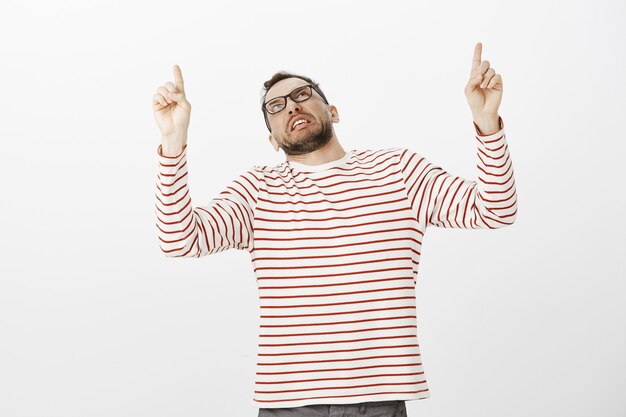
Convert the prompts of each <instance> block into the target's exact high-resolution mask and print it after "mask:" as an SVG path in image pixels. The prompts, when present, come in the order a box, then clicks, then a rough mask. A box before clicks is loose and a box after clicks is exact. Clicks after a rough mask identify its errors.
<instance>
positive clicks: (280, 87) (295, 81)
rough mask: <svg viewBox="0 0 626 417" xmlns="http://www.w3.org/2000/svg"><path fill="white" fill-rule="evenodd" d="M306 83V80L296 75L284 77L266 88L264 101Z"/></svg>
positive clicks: (282, 94) (289, 91) (287, 92)
mask: <svg viewBox="0 0 626 417" xmlns="http://www.w3.org/2000/svg"><path fill="white" fill-rule="evenodd" d="M307 84H308V82H306V81H305V80H303V79H302V78H297V77H291V78H285V79H283V80H280V81H278V82H277V83H276V84H274V85H273V86H272V87H271V88H270V89H269V90H268V92H267V95H266V96H265V97H266V98H265V101H269V100H271V99H273V98H274V97H280V96H284V95H285V94H289V93H291V91H292V90H293V89H294V88H297V87H300V86H302V85H307Z"/></svg>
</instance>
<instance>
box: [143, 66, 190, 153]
mask: <svg viewBox="0 0 626 417" xmlns="http://www.w3.org/2000/svg"><path fill="white" fill-rule="evenodd" d="M152 108H153V110H154V118H155V119H156V122H157V125H158V126H159V129H160V130H161V154H162V155H164V156H177V155H179V154H180V153H181V152H182V150H183V148H184V146H185V145H186V144H187V130H188V129H189V120H190V117H191V104H190V103H189V102H188V101H187V98H186V97H185V86H184V84H183V74H182V72H181V71H180V67H179V66H178V65H174V83H171V82H169V81H168V82H166V83H165V84H163V85H162V86H159V87H158V88H157V92H156V94H155V95H154V96H152Z"/></svg>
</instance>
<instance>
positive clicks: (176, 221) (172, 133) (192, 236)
mask: <svg viewBox="0 0 626 417" xmlns="http://www.w3.org/2000/svg"><path fill="white" fill-rule="evenodd" d="M173 70H174V82H173V83H172V82H166V83H165V84H163V85H162V86H159V87H157V91H156V93H155V94H154V96H153V97H152V108H153V110H154V117H155V120H156V122H157V125H158V127H159V129H160V131H161V144H160V145H159V147H158V148H157V155H158V160H159V167H158V174H157V182H156V188H157V190H156V203H155V204H156V208H155V213H156V220H157V222H156V226H157V233H158V237H159V246H160V247H161V250H162V252H163V253H164V254H165V256H168V257H183V258H190V257H196V258H197V257H200V256H204V255H209V254H212V253H216V252H221V251H223V250H226V249H229V248H235V249H248V250H251V249H252V245H253V238H252V236H253V229H252V225H253V219H254V208H255V206H256V198H257V194H258V190H259V187H258V184H259V179H260V177H261V175H262V172H257V171H256V169H255V168H251V169H249V170H248V171H246V172H245V173H243V174H241V175H240V176H238V177H237V178H235V179H233V180H232V181H231V182H230V183H229V184H228V185H227V186H226V187H225V189H224V190H223V191H222V192H221V193H220V194H219V195H218V196H216V197H215V198H213V199H212V200H211V201H210V202H209V203H208V204H206V205H204V206H197V207H194V206H193V205H192V203H191V196H190V193H189V186H188V184H187V179H188V167H187V130H188V128H189V121H190V117H191V104H190V103H189V101H187V97H186V94H185V87H184V82H183V75H182V72H181V70H180V68H179V67H178V65H174V67H173Z"/></svg>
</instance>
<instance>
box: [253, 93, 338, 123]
mask: <svg viewBox="0 0 626 417" xmlns="http://www.w3.org/2000/svg"><path fill="white" fill-rule="evenodd" d="M302 87H311V89H312V90H315V91H316V92H317V94H319V96H320V97H321V98H322V100H324V102H325V103H326V104H329V103H328V100H326V96H325V95H324V93H322V90H320V89H319V88H318V87H317V86H316V85H315V84H310V83H309V84H305V85H300V86H298V87H296V88H294V89H293V90H291V92H290V93H289V94H285V95H284V96H276V97H273V98H272V99H270V100H267V101H266V102H264V103H263V104H261V111H262V112H263V118H264V119H265V125H266V126H267V130H269V131H270V132H271V131H272V129H271V128H270V122H269V120H268V119H267V115H268V114H278V113H280V112H281V111H283V110H285V108H286V107H287V97H289V98H291V100H293V102H294V103H302V102H304V101H307V100H309V99H310V98H311V97H313V94H311V97H309V98H307V99H305V100H302V101H295V100H294V99H293V97H291V94H293V92H294V91H296V90H298V89H300V88H302ZM277 98H283V99H285V107H283V108H282V109H280V110H279V111H277V112H276V113H269V112H268V111H267V109H266V108H265V105H266V104H267V103H269V102H270V101H272V100H276V99H277Z"/></svg>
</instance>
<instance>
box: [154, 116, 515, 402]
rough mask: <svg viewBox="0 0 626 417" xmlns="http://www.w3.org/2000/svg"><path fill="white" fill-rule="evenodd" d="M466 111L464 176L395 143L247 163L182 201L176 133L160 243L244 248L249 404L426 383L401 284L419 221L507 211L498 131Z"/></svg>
mask: <svg viewBox="0 0 626 417" xmlns="http://www.w3.org/2000/svg"><path fill="white" fill-rule="evenodd" d="M499 123H500V125H499V126H500V130H498V131H497V132H495V133H492V134H486V135H484V134H481V133H480V131H479V130H478V126H477V125H476V124H474V129H475V132H476V134H475V138H476V146H477V156H478V159H477V168H478V181H472V180H468V179H464V178H461V177H457V176H454V175H451V174H449V173H448V172H446V171H445V170H443V169H442V168H441V167H440V166H437V165H435V164H433V163H431V162H429V161H428V160H427V159H426V158H424V157H423V156H422V155H420V154H418V153H416V152H415V151H413V150H411V149H407V148H401V147H394V148H386V149H378V150H371V149H368V150H355V149H353V150H350V151H347V152H346V154H345V156H343V157H342V158H340V159H337V160H335V161H331V162H328V163H324V164H321V165H305V164H301V163H297V162H290V161H285V162H282V163H280V164H278V165H275V166H260V165H254V166H253V167H251V168H250V169H248V170H247V171H245V172H243V173H242V174H241V175H239V176H238V177H237V178H234V179H232V181H231V182H230V183H228V184H227V185H226V186H225V188H224V189H223V191H222V192H221V193H220V194H219V195H218V196H216V197H214V198H213V199H212V200H210V201H209V202H208V203H206V204H205V205H193V204H192V200H191V196H190V192H189V187H188V185H187V181H188V172H189V167H188V164H187V159H186V152H187V147H186V146H185V147H184V148H183V150H182V152H181V154H180V155H178V156H175V157H167V156H163V155H162V154H161V146H160V145H159V147H158V148H157V155H158V159H159V166H158V176H157V183H156V185H157V187H156V188H157V191H156V209H155V213H156V217H157V233H158V239H159V245H160V248H161V250H162V252H163V254H165V256H168V257H186V258H191V257H200V256H205V255H209V254H213V253H217V252H221V251H224V250H226V249H229V248H234V249H245V250H246V251H248V252H249V254H250V258H251V262H252V267H253V270H254V273H255V276H256V282H257V286H258V295H259V305H260V320H259V334H258V347H257V363H256V376H255V381H254V394H253V397H252V405H253V406H255V407H259V408H278V407H280V408H282V407H299V406H304V405H309V404H349V403H358V402H367V401H383V400H418V399H424V398H428V397H430V392H429V389H428V384H427V381H426V377H425V375H424V367H423V364H422V357H421V355H420V345H419V343H418V338H417V332H416V329H417V326H416V324H417V314H416V297H415V287H416V284H417V281H416V278H417V274H418V268H419V263H420V254H421V251H422V241H423V239H424V233H425V232H426V228H427V227H428V226H438V227H447V228H465V229H486V228H488V229H496V228H501V227H504V226H507V225H510V224H512V223H513V222H514V221H515V217H516V213H517V195H516V187H515V180H514V176H513V166H512V161H511V157H510V155H509V150H508V146H507V141H506V138H505V134H504V123H503V121H502V119H501V118H500V119H499Z"/></svg>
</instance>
